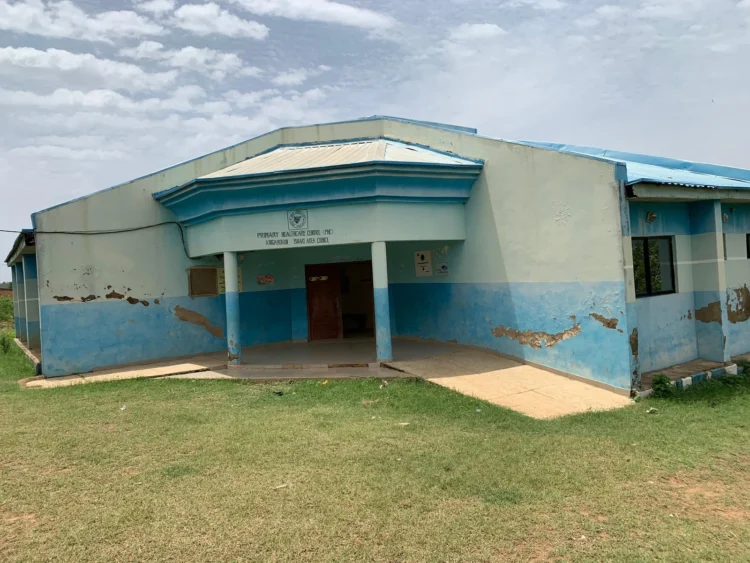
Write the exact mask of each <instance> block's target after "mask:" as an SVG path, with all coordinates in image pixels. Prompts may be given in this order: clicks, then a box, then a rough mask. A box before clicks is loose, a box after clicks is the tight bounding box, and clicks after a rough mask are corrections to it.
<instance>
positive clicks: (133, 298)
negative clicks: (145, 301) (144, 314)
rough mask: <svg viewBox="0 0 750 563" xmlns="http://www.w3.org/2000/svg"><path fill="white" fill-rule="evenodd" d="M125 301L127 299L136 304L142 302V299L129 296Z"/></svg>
mask: <svg viewBox="0 0 750 563" xmlns="http://www.w3.org/2000/svg"><path fill="white" fill-rule="evenodd" d="M125 301H127V302H128V303H130V304H131V305H136V304H137V303H140V301H138V299H136V298H135V297H128V298H127V299H126V300H125Z"/></svg>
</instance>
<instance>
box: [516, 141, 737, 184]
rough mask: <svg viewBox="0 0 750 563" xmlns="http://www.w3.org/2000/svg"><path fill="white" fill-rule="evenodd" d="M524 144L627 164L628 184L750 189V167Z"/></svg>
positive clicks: (554, 145)
mask: <svg viewBox="0 0 750 563" xmlns="http://www.w3.org/2000/svg"><path fill="white" fill-rule="evenodd" d="M519 142H520V143H521V144H523V145H528V146H532V147H537V148H542V149H549V150H556V151H559V152H563V153H567V154H578V155H584V156H593V157H596V158H601V159H604V160H609V161H611V162H618V163H621V164H624V165H625V167H626V168H627V178H628V179H627V183H628V185H632V184H639V183H642V182H647V183H651V184H669V185H675V186H688V187H694V188H728V189H740V190H742V189H745V190H747V189H750V170H745V169H743V168H732V167H730V166H719V165H715V164H705V163H702V162H690V161H687V160H677V159H674V158H664V157H659V156H650V155H646V154H637V153H629V152H621V151H612V150H607V149H597V148H594V147H583V146H579V145H565V144H559V143H539V142H534V141H519Z"/></svg>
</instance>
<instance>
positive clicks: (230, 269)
mask: <svg viewBox="0 0 750 563" xmlns="http://www.w3.org/2000/svg"><path fill="white" fill-rule="evenodd" d="M224 283H225V284H226V295H225V297H226V303H227V362H228V363H229V365H230V366H238V365H240V364H241V363H242V343H241V342H240V294H239V286H238V284H237V253H236V252H225V253H224Z"/></svg>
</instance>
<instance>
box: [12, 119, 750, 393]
mask: <svg viewBox="0 0 750 563" xmlns="http://www.w3.org/2000/svg"><path fill="white" fill-rule="evenodd" d="M32 227H33V228H32V229H30V230H28V231H24V232H23V233H21V234H20V235H19V237H18V238H17V240H16V242H15V244H14V246H13V248H12V249H11V251H10V254H9V255H8V257H7V259H6V263H7V264H8V265H9V266H11V267H12V269H13V284H14V289H17V291H14V304H15V321H16V332H17V334H18V336H19V338H20V340H21V341H23V342H25V343H26V345H27V346H28V347H29V348H30V349H32V350H36V351H37V352H38V356H40V358H41V373H42V374H43V375H44V376H46V377H55V376H62V375H67V374H73V373H82V372H87V371H90V370H92V369H95V368H102V367H106V366H116V365H121V364H128V363H133V362H144V361H150V360H160V359H165V358H173V357H179V356H187V355H191V354H198V353H207V352H216V351H220V350H224V349H226V351H227V354H228V357H227V361H228V362H229V363H230V364H237V363H240V362H242V359H243V347H245V351H244V353H245V355H246V356H247V355H248V354H252V348H249V349H248V347H251V346H254V345H260V344H267V343H274V342H287V341H314V340H326V339H341V338H346V337H350V336H369V337H370V338H373V347H375V349H376V355H377V359H378V360H379V361H387V360H390V359H391V356H392V347H391V340H392V338H393V337H397V336H400V337H413V338H422V339H434V340H438V341H446V342H457V343H459V344H466V345H472V346H478V347H482V348H486V349H490V350H494V351H496V352H499V353H502V354H505V355H508V356H512V357H514V358H518V359H521V360H523V361H525V362H529V363H533V364H538V365H541V366H546V367H550V368H554V369H555V370H559V371H561V372H565V373H568V374H572V375H575V376H579V377H584V378H589V379H591V380H596V381H598V382H600V383H603V384H607V385H610V386H613V387H616V388H620V389H628V390H634V389H637V388H638V387H639V385H640V375H641V373H645V372H649V371H653V370H658V369H661V368H665V367H668V366H670V365H674V364H678V363H681V362H686V361H689V360H693V359H696V358H702V359H706V360H714V361H719V362H723V361H728V360H729V359H730V357H731V356H733V355H738V354H742V353H746V352H750V290H748V286H747V283H748V281H749V280H750V171H748V170H742V169H736V168H729V167H724V166H713V165H707V164H699V163H692V162H684V161H678V160H673V159H667V158H658V157H652V156H644V155H640V154H630V153H623V152H613V151H605V150H599V149H593V148H588V147H579V146H569V145H555V144H544V143H533V142H516V141H505V140H500V139H492V138H487V137H483V136H481V135H479V134H478V133H477V131H476V130H475V129H471V128H467V127H458V126H453V125H446V124H440V123H429V122H421V121H413V120H407V119H398V118H392V117H381V116H374V117H370V118H365V119H359V120H353V121H348V122H341V123H329V124H323V125H315V126H307V127H290V128H284V129H280V130H277V131H273V132H270V133H267V134H265V135H262V136H260V137H256V138H254V139H251V140H249V141H246V142H243V143H240V144H238V145H235V146H232V147H229V148H226V149H224V150H220V151H217V152H214V153H211V154H208V155H205V156H202V157H200V158H197V159H194V160H191V161H189V162H185V163H182V164H179V165H176V166H173V167H171V168H167V169H165V170H161V171H158V172H155V173H153V174H149V175H148V176H144V177H142V178H138V179H136V180H133V181H130V182H127V183H124V184H121V185H118V186H115V187H112V188H109V189H106V190H103V191H100V192H97V193H94V194H92V195H89V196H86V197H82V198H79V199H76V200H73V201H69V202H67V203H64V204H61V205H58V206H56V207H52V208H50V209H45V210H43V211H39V212H37V213H35V214H33V215H32Z"/></svg>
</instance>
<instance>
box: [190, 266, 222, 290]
mask: <svg viewBox="0 0 750 563" xmlns="http://www.w3.org/2000/svg"><path fill="white" fill-rule="evenodd" d="M193 270H214V275H215V276H216V287H215V293H199V294H195V293H193V275H192V273H193ZM187 274H188V297H218V295H219V269H218V268H217V267H216V266H191V267H189V268H188V269H187Z"/></svg>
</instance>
